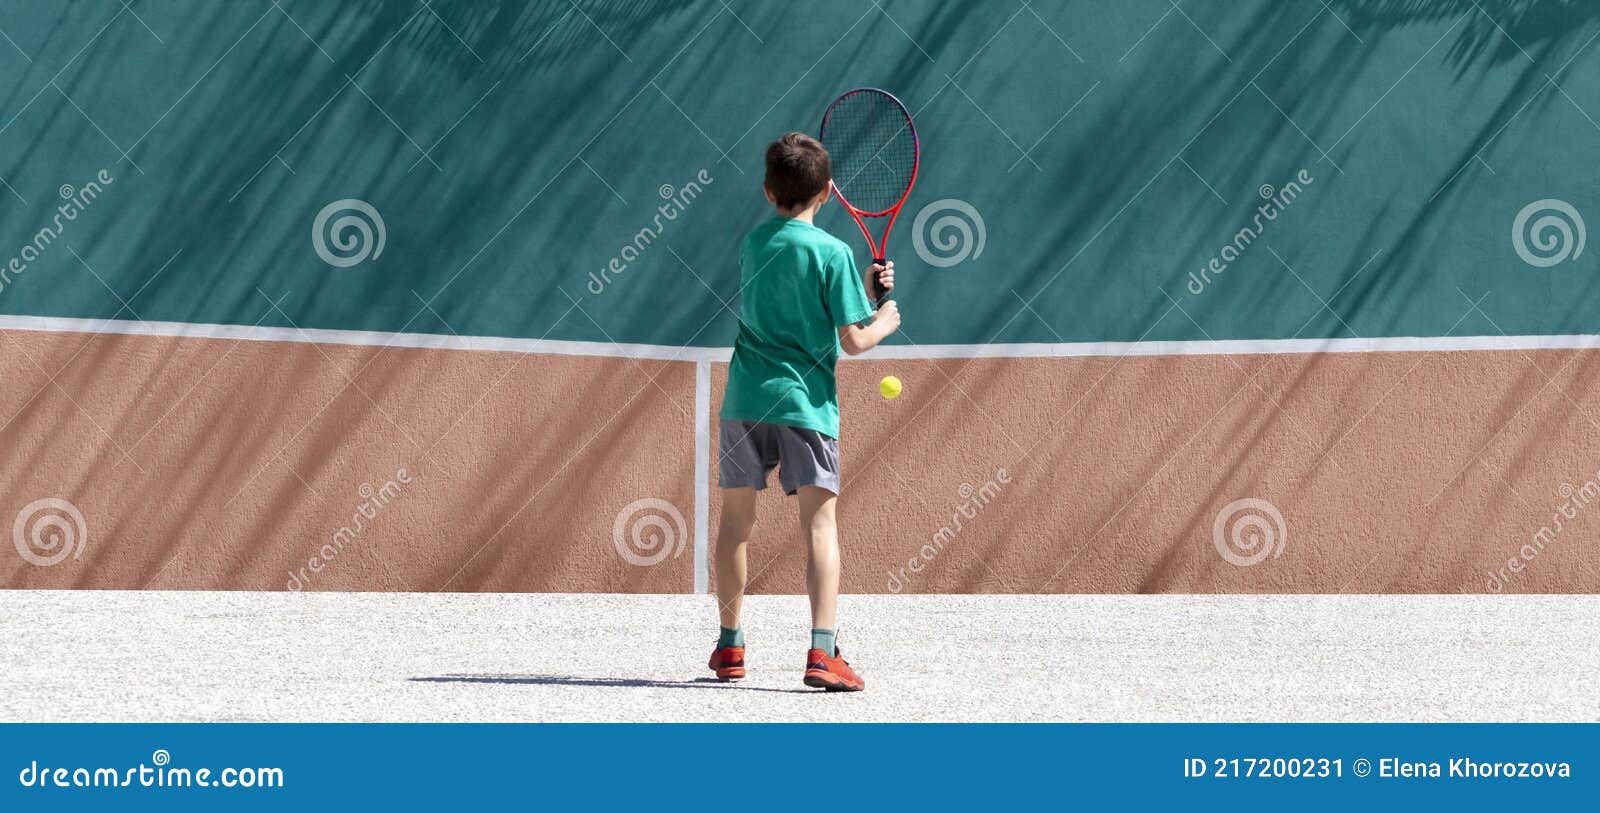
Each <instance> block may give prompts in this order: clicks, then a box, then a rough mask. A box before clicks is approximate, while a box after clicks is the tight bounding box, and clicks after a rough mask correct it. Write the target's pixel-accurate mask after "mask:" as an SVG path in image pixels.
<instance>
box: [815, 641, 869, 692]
mask: <svg viewBox="0 0 1600 813" xmlns="http://www.w3.org/2000/svg"><path fill="white" fill-rule="evenodd" d="M805 684H806V685H807V686H810V687H811V688H813V689H827V690H828V691H830V692H859V691H861V690H862V689H865V688H867V682H866V681H864V680H862V679H861V676H860V675H857V674H856V672H855V670H854V669H851V668H850V664H848V663H846V662H845V660H844V658H842V657H840V656H839V648H838V647H834V648H833V657H831V658H830V657H828V656H827V655H824V654H823V653H822V650H820V649H812V650H807V651H806V678H805Z"/></svg>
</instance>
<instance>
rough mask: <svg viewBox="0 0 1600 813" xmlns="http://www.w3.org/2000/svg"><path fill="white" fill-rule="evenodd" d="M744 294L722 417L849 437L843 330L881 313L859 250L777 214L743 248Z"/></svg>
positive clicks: (741, 287)
mask: <svg viewBox="0 0 1600 813" xmlns="http://www.w3.org/2000/svg"><path fill="white" fill-rule="evenodd" d="M739 292H740V299H741V302H740V304H739V338H738V340H737V341H735V342H734V345H733V361H732V363H730V364H729V365H728V388H727V391H726V392H725V393H724V394H723V398H722V417H723V418H727V419H729V420H739V421H760V422H763V423H777V424H784V425H786V426H798V427H802V428H805V429H815V430H816V431H818V432H821V433H823V434H825V435H827V436H829V437H833V438H837V437H839V395H838V392H837V390H836V388H835V384H834V379H833V367H834V363H835V362H836V361H838V359H839V328H841V327H844V326H845V325H853V324H856V323H857V322H860V321H862V320H863V319H866V318H867V317H869V316H871V315H872V305H871V304H870V303H869V302H868V301H867V292H866V291H865V290H863V289H862V284H861V272H860V271H859V270H857V268H856V258H855V255H854V254H852V253H851V252H850V248H849V247H848V246H846V245H845V244H844V243H843V242H841V241H840V240H839V239H838V238H836V237H834V236H833V235H831V234H828V233H827V232H825V231H823V230H822V229H819V228H817V227H816V226H813V225H811V224H810V223H807V222H805V221H804V220H795V219H793V218H788V217H774V218H772V219H771V220H768V221H767V222H765V223H762V224H761V225H759V226H757V227H755V229H753V230H752V231H751V232H750V234H748V235H746V236H745V238H744V242H742V243H740V244H739Z"/></svg>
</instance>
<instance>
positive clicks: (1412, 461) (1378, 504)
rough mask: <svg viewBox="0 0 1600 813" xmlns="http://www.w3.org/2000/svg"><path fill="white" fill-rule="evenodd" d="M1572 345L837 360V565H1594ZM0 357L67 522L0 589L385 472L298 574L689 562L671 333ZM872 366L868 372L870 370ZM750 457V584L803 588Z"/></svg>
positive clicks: (2, 414)
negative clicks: (618, 531) (653, 532)
mask: <svg viewBox="0 0 1600 813" xmlns="http://www.w3.org/2000/svg"><path fill="white" fill-rule="evenodd" d="M1597 367H1600V353H1596V352H1595V351H1538V352H1521V351H1472V352H1450V353H1417V352H1410V353H1334V354H1323V355H1253V356H1241V355H1234V356H1164V357H1129V358H1125V359H1119V358H1115V357H1090V358H1052V359H1043V358H1033V359H973V360H962V359H952V360H913V361H906V360H890V359H880V360H874V361H860V360H851V361H847V362H845V363H843V364H841V372H840V378H841V383H840V390H841V396H842V406H843V411H844V415H845V420H844V426H843V431H842V434H843V438H842V448H843V452H844V468H845V486H844V493H843V495H842V498H841V500H842V501H841V526H842V527H841V535H842V538H843V540H844V545H845V565H846V567H845V581H844V585H845V588H846V589H847V590H848V591H852V592H896V591H903V592H1019V593H1031V592H1068V593H1076V592H1113V593H1117V592H1213V591H1215V592H1341V591H1342V592H1456V591H1467V592H1484V591H1490V590H1493V589H1495V588H1496V587H1498V588H1499V589H1500V590H1504V591H1507V592H1596V591H1600V546H1597V545H1596V544H1595V541H1596V540H1597V539H1600V505H1594V504H1588V502H1589V501H1588V500H1586V499H1585V498H1584V497H1583V495H1582V493H1581V489H1582V488H1583V486H1584V484H1585V483H1587V482H1590V481H1594V480H1595V479H1596V478H1597V476H1600V420H1597V416H1600V392H1597V389H1596V384H1595V383H1594V381H1595V375H1594V373H1595V372H1597ZM0 371H3V374H4V380H5V381H6V383H7V386H6V387H4V388H0V421H6V423H4V424H3V425H0V448H4V449H5V458H4V460H5V463H4V466H3V467H0V533H3V534H4V535H5V537H6V539H7V540H11V537H12V534H11V525H12V520H13V518H15V517H17V515H18V513H19V512H21V511H22V510H23V509H24V507H25V506H27V505H29V504H30V503H32V502H34V501H35V500H39V499H41V498H47V497H59V498H63V499H67V500H70V501H71V503H72V504H73V505H75V506H76V507H77V508H78V509H79V510H80V512H81V514H82V515H83V517H84V521H85V524H86V527H87V530H88V534H87V539H86V541H85V544H84V547H83V550H82V554H81V557H80V558H77V559H72V558H68V559H66V560H65V561H62V562H60V563H59V564H55V565H50V566H40V565H35V564H30V563H29V562H27V561H25V560H24V559H23V558H22V556H21V555H20V554H19V553H18V552H17V551H16V550H15V549H14V548H13V547H11V546H10V545H6V546H3V547H0V586H4V587H12V588H62V587H74V588H129V589H138V588H153V589H259V590H281V589H285V588H286V586H287V583H288V582H289V581H290V574H291V572H292V571H297V570H299V569H300V568H302V567H305V566H306V565H307V560H308V559H309V558H311V557H313V556H316V555H318V552H319V549H321V548H322V547H323V546H324V545H330V544H333V542H334V537H335V534H336V533H337V532H338V531H339V529H340V528H341V526H344V527H349V526H351V525H352V524H353V515H354V514H356V512H357V509H358V507H359V506H361V505H362V504H363V503H364V502H365V503H367V504H368V505H369V506H370V505H371V502H372V501H371V500H369V499H368V498H367V497H366V496H364V495H363V491H362V487H363V484H366V485H368V486H369V487H371V488H381V487H382V486H383V485H384V484H385V483H386V482H388V481H391V480H396V477H397V472H398V471H399V470H400V469H405V470H406V472H407V477H408V478H409V479H410V482H409V483H398V482H397V483H396V485H397V486H398V492H397V493H395V492H391V493H390V494H389V495H388V496H387V497H386V498H384V499H383V500H382V501H383V502H385V503H386V505H384V506H383V507H382V508H380V509H378V510H376V511H375V512H374V514H375V515H374V516H373V517H372V518H371V519H370V520H369V519H363V521H362V522H363V527H362V528H361V530H360V531H359V532H358V533H355V534H353V535H346V536H345V537H344V539H343V541H344V546H343V549H342V550H339V551H338V552H337V553H336V555H334V556H332V557H325V558H324V561H325V562H326V564H325V566H324V569H323V570H322V571H321V572H318V573H307V574H306V575H307V576H308V577H309V578H308V579H305V581H309V584H308V585H306V587H307V589H316V590H422V591H430V590H486V591H634V592H686V591H689V590H691V589H693V584H694V582H693V577H694V571H693V561H694V551H693V547H694V546H693V537H694V535H695V532H696V530H697V529H696V528H695V527H694V520H695V516H694V506H695V493H694V492H695V483H694V407H695V403H694V400H695V399H694V382H695V373H696V365H695V363H694V362H666V361H651V360H631V359H615V358H592V357H574V356H551V355H524V354H519V353H506V352H488V351H462V350H420V349H403V348H388V349H380V348H376V347H353V346H345V345H314V344H307V343H292V342H258V341H233V340H221V339H198V338H171V337H154V336H121V335H100V336H91V335H88V334H82V333H45V332H32V331H0ZM725 372H726V370H725V365H723V364H713V365H712V380H711V420H712V421H714V420H715V413H716V409H717V408H718V406H719V405H720V400H721V399H720V394H721V389H722V385H723V380H724V376H725ZM885 374H894V375H897V376H899V377H900V378H901V379H902V380H904V382H905V386H906V392H905V394H904V395H903V396H902V397H900V398H899V399H897V400H894V401H886V400H884V399H883V398H881V397H880V396H879V395H878V393H877V381H878V378H879V377H881V376H882V375H885ZM52 378H53V380H52ZM712 438H713V448H712V450H711V457H712V466H711V472H710V474H711V479H712V481H713V482H712V484H711V485H713V486H714V479H715V474H716V465H715V463H716V450H715V448H714V438H715V434H714V433H713V434H712ZM1000 469H1005V471H1006V473H1007V475H1008V478H1009V482H1000V480H1001V478H1000V477H999V475H998V474H997V472H998V471H999V470H1000ZM990 481H994V482H995V484H994V487H991V491H990V492H989V493H990V495H991V496H992V499H991V500H989V501H988V504H987V505H985V506H983V507H981V508H977V509H974V508H973V506H972V500H973V499H979V492H978V491H977V490H978V489H980V488H982V487H983V486H984V484H985V483H988V482H990ZM963 484H965V485H967V486H969V487H970V488H971V489H973V492H972V493H971V496H970V497H968V496H964V492H963V491H962V487H963ZM775 486H776V484H775V483H774V487H773V488H771V489H769V490H768V492H767V493H766V494H765V496H764V497H763V501H762V505H761V510H762V514H761V520H760V522H759V524H758V527H757V532H756V536H757V538H756V540H755V545H754V548H753V550H754V554H753V555H754V559H753V561H752V563H751V573H752V574H753V577H754V578H753V581H752V590H753V591H755V592H791V591H798V590H800V589H802V587H803V582H802V567H803V563H802V556H801V551H800V547H799V545H798V544H797V542H796V532H795V529H796V528H797V524H796V519H795V517H794V513H793V512H794V508H793V504H792V501H789V500H785V499H784V498H783V497H782V496H781V494H780V493H779V490H778V489H777V488H776V487H775ZM1564 486H1565V487H1567V488H1570V489H1573V493H1572V497H1571V499H1570V500H1569V499H1568V498H1565V497H1563V496H1561V491H1562V490H1563V487H1564ZM709 491H710V510H711V520H712V525H713V533H711V536H713V537H714V535H715V534H714V524H715V521H716V517H717V510H718V505H719V500H718V495H717V493H716V489H715V488H714V487H712V488H710V489H709ZM645 498H655V499H659V500H664V501H666V502H667V503H670V504H671V505H672V506H674V507H675V509H677V511H678V512H679V514H680V515H681V517H682V519H683V525H682V534H681V535H679V534H677V533H674V534H673V535H674V537H675V540H674V542H675V543H679V544H681V545H682V548H681V550H678V552H677V554H676V555H667V556H664V557H663V560H662V561H661V562H660V563H658V564H652V565H636V564H630V563H629V562H628V561H626V560H625V559H624V558H623V557H622V556H621V555H620V554H619V551H618V548H617V547H616V545H615V541H614V540H615V536H614V530H615V521H616V519H617V517H618V513H619V512H620V511H622V510H623V509H624V507H625V506H628V505H630V504H633V503H635V501H638V500H641V499H645ZM1245 498H1258V499H1261V500H1265V501H1267V502H1269V503H1271V504H1272V506H1274V507H1275V508H1276V510H1277V511H1278V512H1279V513H1280V514H1281V516H1282V518H1283V524H1284V530H1285V531H1286V533H1284V534H1283V536H1282V540H1281V541H1282V550H1281V553H1280V554H1279V555H1278V556H1276V557H1268V558H1266V559H1265V560H1264V561H1261V562H1259V563H1257V564H1253V565H1248V566H1241V565H1236V564H1232V563H1230V562H1229V561H1227V560H1226V559H1224V558H1223V556H1222V555H1221V553H1219V551H1218V549H1217V547H1216V545H1215V536H1214V523H1215V521H1216V519H1217V516H1218V514H1219V513H1220V512H1221V511H1222V510H1223V508H1224V507H1225V506H1227V505H1229V504H1230V503H1233V502H1234V501H1236V500H1240V499H1245ZM1564 503H1570V505H1571V506H1572V507H1570V508H1569V510H1570V512H1571V513H1572V514H1573V516H1572V517H1571V518H1562V520H1561V529H1560V530H1559V531H1558V532H1557V531H1554V521H1553V519H1552V517H1553V515H1557V514H1558V511H1559V509H1560V507H1561V506H1562V505H1563V504H1564ZM963 504H966V505H967V506H968V508H969V512H968V513H970V514H971V515H972V516H971V517H970V518H967V517H963V518H962V519H961V527H960V529H959V531H957V530H956V529H955V528H954V525H955V521H954V517H955V516H958V515H959V514H960V508H961V506H962V505H963ZM671 524H672V523H671V521H670V520H669V521H668V523H667V525H668V527H670V526H671ZM941 527H950V528H951V531H952V532H951V533H949V534H946V535H945V537H944V539H943V544H942V545H939V544H936V543H935V535H936V534H938V533H939V531H940V529H941ZM1541 527H1551V528H1552V533H1548V534H1546V535H1545V536H1544V537H1543V540H1542V541H1540V542H1538V543H1536V542H1535V536H1536V534H1538V533H1539V531H1540V528H1541ZM1525 544H1528V545H1530V546H1532V547H1530V548H1529V549H1528V551H1523V552H1522V553H1520V554H1519V550H1521V549H1522V548H1523V546H1524V545H1525ZM924 546H928V547H927V548H926V550H924ZM674 549H675V550H676V549H677V548H676V545H675V547H674ZM1529 552H1531V554H1532V555H1528V554H1529ZM928 553H931V554H932V555H924V554H928ZM1513 556H1518V557H1519V564H1518V565H1517V567H1519V568H1522V569H1521V570H1520V572H1514V571H1513V570H1512V569H1506V568H1507V561H1508V559H1509V558H1511V557H1513ZM913 559H916V560H917V564H918V566H919V567H921V568H922V569H921V571H920V572H911V571H910V570H907V572H905V573H901V572H900V568H902V567H903V566H905V565H906V564H907V562H908V561H909V560H913ZM1502 569H1505V572H1504V573H1502V574H1498V575H1497V576H1496V577H1495V579H1493V580H1492V579H1491V578H1490V574H1491V573H1493V572H1497V571H1501V570H1502ZM1492 581H1498V584H1497V585H1496V584H1492V583H1491V582H1492Z"/></svg>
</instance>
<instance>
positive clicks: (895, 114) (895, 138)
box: [822, 92, 917, 212]
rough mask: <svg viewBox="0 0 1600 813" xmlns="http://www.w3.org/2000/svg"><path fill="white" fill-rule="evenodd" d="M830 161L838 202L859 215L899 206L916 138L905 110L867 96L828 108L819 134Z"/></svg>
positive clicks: (912, 162)
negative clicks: (830, 109)
mask: <svg viewBox="0 0 1600 813" xmlns="http://www.w3.org/2000/svg"><path fill="white" fill-rule="evenodd" d="M822 141H823V144H824V145H825V146H826V147H827V148H828V153H829V155H830V156H831V158H832V161H833V179H834V185H835V186H837V187H838V188H839V195H840V197H842V198H844V200H845V202H846V203H848V204H850V206H852V207H854V208H855V209H858V210H860V211H862V212H882V211H884V210H885V209H889V208H890V207H892V206H894V205H895V204H896V203H898V202H899V201H900V198H901V197H903V196H904V195H905V192H906V189H907V188H908V187H909V186H910V185H911V181H912V178H913V176H914V173H915V171H916V164H917V138H916V134H915V132H914V131H913V130H912V129H911V122H910V119H908V118H907V117H906V114H905V111H904V109H902V108H901V107H900V105H898V104H896V103H895V102H894V101H893V100H892V99H890V98H888V97H886V96H884V95H881V94H878V93H871V92H862V93H856V94H853V95H850V96H846V97H845V98H842V99H840V100H839V101H838V102H836V103H835V104H834V106H833V110H832V111H831V112H830V113H829V115H828V119H827V121H826V122H825V126H824V128H823V133H822Z"/></svg>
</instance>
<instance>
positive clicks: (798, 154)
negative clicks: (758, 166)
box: [762, 133, 833, 210]
mask: <svg viewBox="0 0 1600 813" xmlns="http://www.w3.org/2000/svg"><path fill="white" fill-rule="evenodd" d="M832 178H833V167H832V165H831V164H830V163H829V161H828V150H827V149H826V148H824V147H823V146H822V142H820V141H818V140H816V139H815V138H812V137H811V136H808V135H806V134H805V133H785V134H784V135H783V136H782V137H781V138H779V139H778V140H777V141H774V142H772V144H771V145H770V146H768V147H767V179H766V181H765V182H763V183H762V188H764V189H765V190H766V191H767V200H770V201H772V202H773V203H775V204H777V205H778V208H780V209H790V210H793V209H804V208H807V207H809V206H810V205H811V204H812V203H813V202H815V203H821V202H822V201H823V200H826V199H827V194H828V181H829V180H831V179H832Z"/></svg>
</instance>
